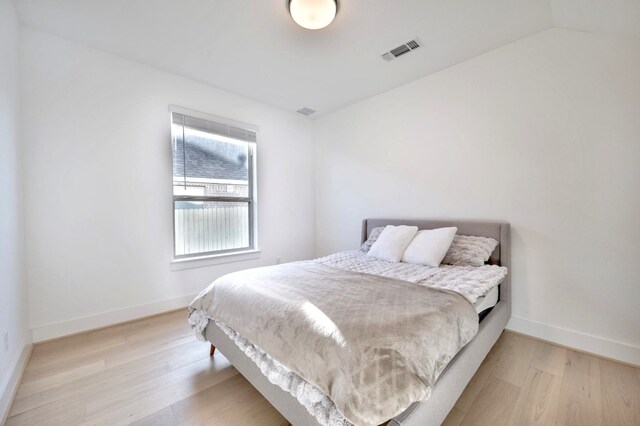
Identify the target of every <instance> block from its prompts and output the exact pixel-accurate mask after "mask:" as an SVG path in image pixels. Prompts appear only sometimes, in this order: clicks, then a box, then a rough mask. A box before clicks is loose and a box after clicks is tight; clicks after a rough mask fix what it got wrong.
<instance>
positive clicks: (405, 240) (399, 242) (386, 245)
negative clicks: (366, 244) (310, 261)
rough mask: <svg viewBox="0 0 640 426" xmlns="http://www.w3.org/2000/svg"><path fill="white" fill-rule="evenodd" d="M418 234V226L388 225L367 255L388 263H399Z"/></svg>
mask: <svg viewBox="0 0 640 426" xmlns="http://www.w3.org/2000/svg"><path fill="white" fill-rule="evenodd" d="M417 232H418V227H417V226H406V225H400V226H394V225H387V226H386V227H385V228H384V231H382V233H381V234H380V236H379V237H378V239H377V240H376V242H375V243H373V245H372V246H371V249H370V250H369V252H368V253H367V255H368V256H373V257H377V258H378V259H382V260H386V261H387V262H393V263H398V262H400V259H402V253H404V251H405V250H406V248H407V246H408V245H409V243H410V242H411V240H412V239H413V237H415V235H416V233H417Z"/></svg>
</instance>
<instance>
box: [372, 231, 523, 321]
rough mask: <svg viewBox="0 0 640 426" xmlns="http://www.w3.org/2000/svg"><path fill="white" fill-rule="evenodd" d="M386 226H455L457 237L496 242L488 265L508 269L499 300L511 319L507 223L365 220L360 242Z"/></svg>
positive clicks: (509, 256) (509, 250) (509, 239)
mask: <svg viewBox="0 0 640 426" xmlns="http://www.w3.org/2000/svg"><path fill="white" fill-rule="evenodd" d="M386 225H410V226H417V227H418V229H434V228H444V227H447V226H456V227H457V228H458V234H459V235H476V236H479V237H489V238H493V239H495V240H498V242H499V243H500V244H498V247H496V249H495V250H494V251H493V253H492V254H491V257H490V258H489V263H490V264H492V265H500V266H506V267H507V268H508V269H509V273H508V274H507V277H506V278H505V279H504V281H503V282H502V284H500V300H501V301H504V302H506V304H507V310H508V314H509V317H511V226H510V225H509V223H508V222H492V221H482V220H462V219H461V220H456V219H365V220H363V221H362V242H363V243H364V242H365V241H366V240H367V238H368V237H369V233H370V232H371V230H372V229H374V228H377V227H378V226H386Z"/></svg>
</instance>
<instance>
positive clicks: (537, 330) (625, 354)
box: [507, 316, 640, 366]
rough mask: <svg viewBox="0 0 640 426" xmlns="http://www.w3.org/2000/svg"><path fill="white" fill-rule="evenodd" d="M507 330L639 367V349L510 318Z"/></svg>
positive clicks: (597, 337)
mask: <svg viewBox="0 0 640 426" xmlns="http://www.w3.org/2000/svg"><path fill="white" fill-rule="evenodd" d="M507 329H508V330H512V331H515V332H516V333H522V334H527V335H529V336H532V337H537V338H538V339H542V340H547V341H549V342H552V343H557V344H558V345H561V346H567V347H570V348H575V349H577V350H579V351H583V352H589V353H592V354H595V355H600V356H603V357H606V358H611V359H614V360H618V361H622V362H625V363H627V364H633V365H638V366H640V347H638V346H633V345H629V344H627V343H622V342H616V341H615V340H609V339H605V338H604V337H599V336H594V335H591V334H586V333H582V332H580V331H575V330H569V329H567V328H562V327H556V326H553V325H549V324H544V323H541V322H537V321H532V320H528V319H524V318H519V317H515V316H512V317H511V319H510V320H509V323H508V324H507Z"/></svg>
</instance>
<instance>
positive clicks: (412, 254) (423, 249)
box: [402, 227, 458, 267]
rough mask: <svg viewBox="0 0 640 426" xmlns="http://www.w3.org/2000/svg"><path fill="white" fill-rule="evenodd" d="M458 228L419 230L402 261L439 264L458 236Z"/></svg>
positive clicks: (429, 264) (431, 264) (430, 264)
mask: <svg viewBox="0 0 640 426" xmlns="http://www.w3.org/2000/svg"><path fill="white" fill-rule="evenodd" d="M457 230H458V228H456V227H452V228H438V229H426V230H424V231H419V232H418V233H417V234H416V236H415V237H413V240H412V241H411V243H410V244H409V246H408V247H407V249H406V250H405V251H404V254H403V255H402V261H403V262H406V263H415V264H417V265H427V266H435V267H437V266H439V265H440V262H442V259H444V256H445V255H446V254H447V250H449V247H450V246H451V243H452V242H453V237H455V236H456V231H457Z"/></svg>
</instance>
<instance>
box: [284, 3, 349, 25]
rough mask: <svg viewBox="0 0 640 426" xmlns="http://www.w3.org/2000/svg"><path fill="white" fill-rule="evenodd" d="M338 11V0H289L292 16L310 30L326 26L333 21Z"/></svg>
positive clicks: (297, 22)
mask: <svg viewBox="0 0 640 426" xmlns="http://www.w3.org/2000/svg"><path fill="white" fill-rule="evenodd" d="M337 11H338V1H337V0H289V13H290V14H291V17H292V18H293V20H294V21H296V24H298V25H300V26H301V27H302V28H306V29H308V30H319V29H320V28H324V27H326V26H327V25H329V24H330V23H331V22H333V19H334V18H335V17H336V12H337Z"/></svg>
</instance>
